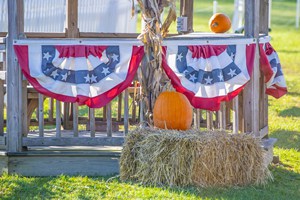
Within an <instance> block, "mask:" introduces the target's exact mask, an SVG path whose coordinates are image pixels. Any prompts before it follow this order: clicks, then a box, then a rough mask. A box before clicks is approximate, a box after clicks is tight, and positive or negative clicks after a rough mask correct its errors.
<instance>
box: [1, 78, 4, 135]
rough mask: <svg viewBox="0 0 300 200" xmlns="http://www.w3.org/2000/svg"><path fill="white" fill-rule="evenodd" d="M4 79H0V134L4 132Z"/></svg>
mask: <svg viewBox="0 0 300 200" xmlns="http://www.w3.org/2000/svg"><path fill="white" fill-rule="evenodd" d="M3 111H4V81H3V80H0V136H3V135H4V133H3V131H4V116H3V114H4V112H3Z"/></svg>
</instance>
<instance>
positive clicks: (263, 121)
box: [259, 0, 270, 135]
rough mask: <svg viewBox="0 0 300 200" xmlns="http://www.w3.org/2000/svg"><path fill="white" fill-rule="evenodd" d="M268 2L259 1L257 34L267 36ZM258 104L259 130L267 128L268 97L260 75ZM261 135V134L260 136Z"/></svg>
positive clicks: (266, 0)
mask: <svg viewBox="0 0 300 200" xmlns="http://www.w3.org/2000/svg"><path fill="white" fill-rule="evenodd" d="M269 8H270V5H269V1H268V0H261V1H260V11H259V13H260V14H259V17H260V18H259V22H260V24H259V32H260V33H263V34H266V35H268V33H269ZM259 88H260V96H259V98H260V101H259V102H260V104H259V111H260V112H259V118H260V120H259V121H260V124H259V128H264V127H265V126H268V95H266V93H265V91H266V84H265V78H264V76H263V75H262V74H261V76H260V87H259ZM260 135H261V134H260Z"/></svg>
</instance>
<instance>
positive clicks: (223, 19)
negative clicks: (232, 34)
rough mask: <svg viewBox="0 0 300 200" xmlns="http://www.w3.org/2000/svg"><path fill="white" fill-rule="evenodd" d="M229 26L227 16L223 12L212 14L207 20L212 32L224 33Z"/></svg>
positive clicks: (229, 22)
mask: <svg viewBox="0 0 300 200" xmlns="http://www.w3.org/2000/svg"><path fill="white" fill-rule="evenodd" d="M230 27H231V21H230V19H229V17H228V16H227V15H225V14H223V13H216V14H214V15H213V16H212V17H211V18H210V20H209V28H210V30H211V31H212V32H214V33H225V32H226V31H228V30H229V29H230Z"/></svg>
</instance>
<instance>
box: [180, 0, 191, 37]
mask: <svg viewBox="0 0 300 200" xmlns="http://www.w3.org/2000/svg"><path fill="white" fill-rule="evenodd" d="M193 14H194V0H180V16H182V17H187V31H186V32H184V33H191V32H194V29H193Z"/></svg>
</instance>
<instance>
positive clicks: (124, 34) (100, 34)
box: [79, 32, 139, 38]
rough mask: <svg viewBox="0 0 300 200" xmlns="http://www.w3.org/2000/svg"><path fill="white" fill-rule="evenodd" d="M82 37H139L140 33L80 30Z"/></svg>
mask: <svg viewBox="0 0 300 200" xmlns="http://www.w3.org/2000/svg"><path fill="white" fill-rule="evenodd" d="M79 36H80V38H137V37H138V36H139V33H96V32H80V33H79Z"/></svg>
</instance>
